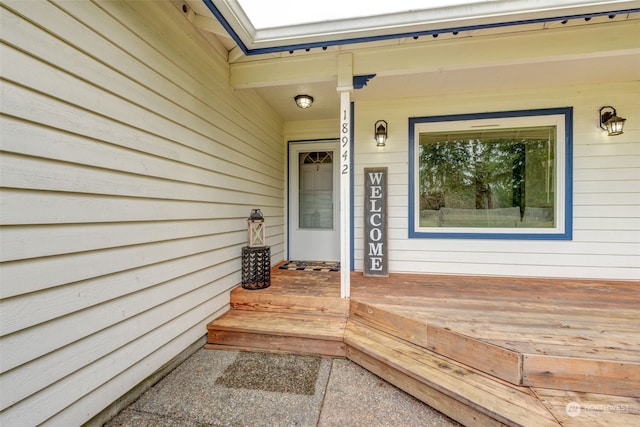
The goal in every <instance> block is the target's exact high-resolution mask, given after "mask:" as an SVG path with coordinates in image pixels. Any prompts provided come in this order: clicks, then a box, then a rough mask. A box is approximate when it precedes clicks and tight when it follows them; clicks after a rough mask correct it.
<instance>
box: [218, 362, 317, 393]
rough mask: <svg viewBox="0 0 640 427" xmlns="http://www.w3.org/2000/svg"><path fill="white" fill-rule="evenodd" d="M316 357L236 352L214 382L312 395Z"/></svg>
mask: <svg viewBox="0 0 640 427" xmlns="http://www.w3.org/2000/svg"><path fill="white" fill-rule="evenodd" d="M319 372H320V357H317V356H298V355H293V354H269V353H245V352H240V353H238V356H237V357H236V360H235V361H234V362H233V363H232V364H231V365H229V366H228V367H227V369H226V370H225V372H224V373H223V374H222V376H220V377H218V379H216V384H218V385H221V386H224V387H228V388H242V389H249V390H263V391H271V392H277V393H293V394H302V395H308V396H313V395H314V394H315V392H316V382H317V381H318V374H319Z"/></svg>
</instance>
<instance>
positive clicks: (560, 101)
mask: <svg viewBox="0 0 640 427" xmlns="http://www.w3.org/2000/svg"><path fill="white" fill-rule="evenodd" d="M621 73H623V74H624V70H622V71H621ZM615 80H616V71H615V70H612V74H611V76H609V78H608V81H606V82H605V81H603V82H602V83H601V84H591V85H588V86H580V87H574V86H558V87H549V88H541V89H540V90H521V91H514V90H512V91H504V92H497V93H496V92H492V93H484V92H482V86H481V84H479V85H478V92H477V93H469V94H456V95H451V96H447V97H433V98H428V97H427V98H407V99H396V100H389V101H386V102H373V101H371V102H359V103H356V114H355V117H356V123H355V136H356V137H355V141H356V145H355V153H354V160H355V177H354V180H355V189H354V203H355V206H354V226H355V230H354V239H355V242H354V253H355V260H356V261H355V268H356V269H358V270H361V269H362V268H363V265H362V259H363V255H364V254H363V241H364V237H363V227H362V224H363V206H362V203H363V200H364V195H363V186H364V184H363V182H364V177H363V169H364V168H366V167H375V166H388V168H389V191H388V192H389V196H388V205H389V207H388V214H389V215H388V236H389V260H390V261H389V270H390V271H392V272H410V273H439V274H487V275H514V276H532V277H540V276H543V277H573V278H594V279H625V280H638V279H640V268H639V266H640V166H639V165H640V123H639V122H638V120H634V119H633V117H634V112H637V111H640V84H639V83H638V82H637V81H624V80H623V81H620V82H614V81H615ZM602 105H614V106H615V107H616V109H617V111H618V113H619V114H620V115H622V116H624V117H627V119H628V120H627V123H626V126H625V132H624V134H623V135H620V136H616V137H608V136H606V133H604V132H602V131H600V130H599V128H598V127H597V117H598V109H599V108H600V107H601V106H602ZM565 106H572V107H573V108H574V127H573V150H574V152H573V239H572V240H571V241H544V240H542V241H537V240H516V241H514V240H499V239H498V240H494V239H490V240H482V239H410V238H408V227H409V224H408V200H409V194H408V180H409V177H408V160H409V157H408V151H407V150H408V143H407V135H408V118H409V117H420V116H431V115H444V114H461V113H475V112H485V111H508V110H528V109H536V108H552V107H565ZM380 118H384V119H385V120H387V121H388V122H389V132H390V133H389V138H388V140H387V145H386V147H385V148H383V149H378V148H377V147H375V143H374V142H373V140H372V136H371V132H372V131H371V125H372V124H373V123H374V122H375V121H376V120H377V119H380ZM381 152H383V153H384V156H381V155H380V153H381Z"/></svg>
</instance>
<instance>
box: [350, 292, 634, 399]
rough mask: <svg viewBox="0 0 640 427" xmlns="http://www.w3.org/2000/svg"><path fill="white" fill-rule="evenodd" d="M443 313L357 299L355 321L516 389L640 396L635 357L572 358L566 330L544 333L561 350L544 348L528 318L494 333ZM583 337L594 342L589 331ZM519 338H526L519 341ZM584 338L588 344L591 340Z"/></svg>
mask: <svg viewBox="0 0 640 427" xmlns="http://www.w3.org/2000/svg"><path fill="white" fill-rule="evenodd" d="M442 311H443V310H442V308H438V309H436V307H433V306H432V307H431V309H430V310H429V311H428V314H426V315H425V314H424V309H423V312H419V313H414V312H413V311H412V310H411V309H410V307H406V306H401V307H400V308H399V307H398V306H397V305H388V304H373V303H366V302H360V301H355V300H352V302H351V310H350V317H351V318H353V319H355V320H358V321H360V322H361V323H363V324H365V325H369V326H371V327H374V328H377V329H380V330H382V331H384V332H386V333H388V334H391V335H393V336H395V337H399V338H402V339H404V340H406V341H409V342H411V343H413V344H416V345H418V346H421V347H424V348H426V349H428V350H431V351H433V352H434V353H437V354H439V355H442V356H445V357H447V358H450V359H453V360H456V361H458V362H460V363H463V364H465V365H467V366H470V367H472V368H474V369H477V370H479V371H482V372H484V373H487V374H489V375H492V376H494V377H497V378H500V379H502V380H504V381H508V382H510V383H512V384H514V385H525V386H529V387H540V388H547V389H557V390H567V391H579V392H587V393H598V394H610V395H617V396H628V397H637V396H638V393H639V392H638V390H640V363H639V362H638V361H637V356H635V354H632V353H631V352H628V351H627V352H625V351H624V349H622V350H621V349H617V350H616V351H611V352H610V353H607V352H606V349H603V350H600V351H598V352H594V353H593V354H589V353H586V352H585V349H584V348H581V350H582V354H581V355H576V354H573V353H571V352H570V349H571V342H572V340H573V341H575V340H576V338H575V337H572V336H570V335H571V331H569V336H562V335H559V334H560V332H564V329H560V332H558V331H556V332H555V333H556V336H551V334H552V333H554V332H553V331H552V330H547V331H545V336H544V340H546V341H554V340H555V341H556V342H557V345H555V346H554V347H552V346H549V345H548V344H546V346H545V347H541V346H542V344H541V343H538V342H536V343H531V342H530V341H531V340H533V339H536V338H537V335H539V333H536V332H537V331H539V330H544V328H542V327H541V326H539V325H535V324H534V325H531V324H530V323H528V319H527V318H526V313H521V314H519V315H518V316H520V317H525V319H524V320H520V319H518V318H517V316H516V317H513V322H514V323H515V324H517V326H518V327H517V328H515V329H514V328H509V327H507V326H502V328H504V329H505V330H498V329H495V330H491V328H492V327H494V328H495V324H496V322H495V320H492V321H491V322H484V323H483V319H482V318H481V317H482V311H481V310H469V311H463V310H458V311H457V312H453V310H452V309H447V312H446V313H445V314H446V316H445V317H444V319H447V320H443V318H442V316H443V313H442ZM503 315H504V313H503ZM505 317H506V316H505ZM451 319H453V320H451ZM507 319H508V318H507ZM623 321H624V319H620V322H623ZM567 323H569V322H567ZM469 325H471V326H469ZM527 328H530V329H531V330H528V329H527ZM536 328H537V330H536ZM617 329H621V327H620V326H618V328H617ZM523 331H525V333H524V334H523V333H522V332H523ZM597 332H598V331H596V333H594V334H592V335H594V340H595V339H596V338H597V337H598V335H599V334H601V333H597ZM582 334H583V335H584V336H587V337H589V335H588V334H586V332H585V331H582ZM619 334H621V332H619ZM634 334H635V332H634V333H630V334H629V337H628V342H634V341H635V338H634ZM519 336H524V338H522V339H520V340H519V339H518V337H519ZM525 339H527V340H529V341H527V340H525ZM579 339H581V340H582V341H586V339H587V338H584V337H579ZM561 343H564V345H560V344H561ZM583 345H584V344H583ZM541 349H542V350H543V351H541ZM627 353H629V354H630V355H628V354H627ZM614 357H615V358H614ZM634 358H635V360H634Z"/></svg>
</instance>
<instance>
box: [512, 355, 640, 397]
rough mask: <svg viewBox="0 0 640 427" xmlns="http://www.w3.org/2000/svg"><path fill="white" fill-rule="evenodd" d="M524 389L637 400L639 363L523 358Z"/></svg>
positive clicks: (639, 394)
mask: <svg viewBox="0 0 640 427" xmlns="http://www.w3.org/2000/svg"><path fill="white" fill-rule="evenodd" d="M523 377H524V381H523V383H524V385H526V386H529V387H537V388H547V389H554V390H570V391H581V392H587V393H598V394H610V395H616V396H628V397H636V398H638V397H640V363H633V362H620V361H613V360H597V359H580V358H577V357H560V356H547V355H537V354H525V355H524V362H523Z"/></svg>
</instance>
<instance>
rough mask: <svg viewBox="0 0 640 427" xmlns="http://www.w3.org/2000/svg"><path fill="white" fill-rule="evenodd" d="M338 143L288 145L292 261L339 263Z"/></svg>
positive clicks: (290, 254)
mask: <svg viewBox="0 0 640 427" xmlns="http://www.w3.org/2000/svg"><path fill="white" fill-rule="evenodd" d="M338 148H339V146H338V141H326V142H313V143H292V144H290V145H289V259H292V260H299V261H339V260H340V216H339V210H340V209H339V201H340V198H339V197H340V194H339V193H340V190H339V189H340V178H339V175H338V169H339V167H340V159H339V158H337V156H338V153H339V150H338Z"/></svg>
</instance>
